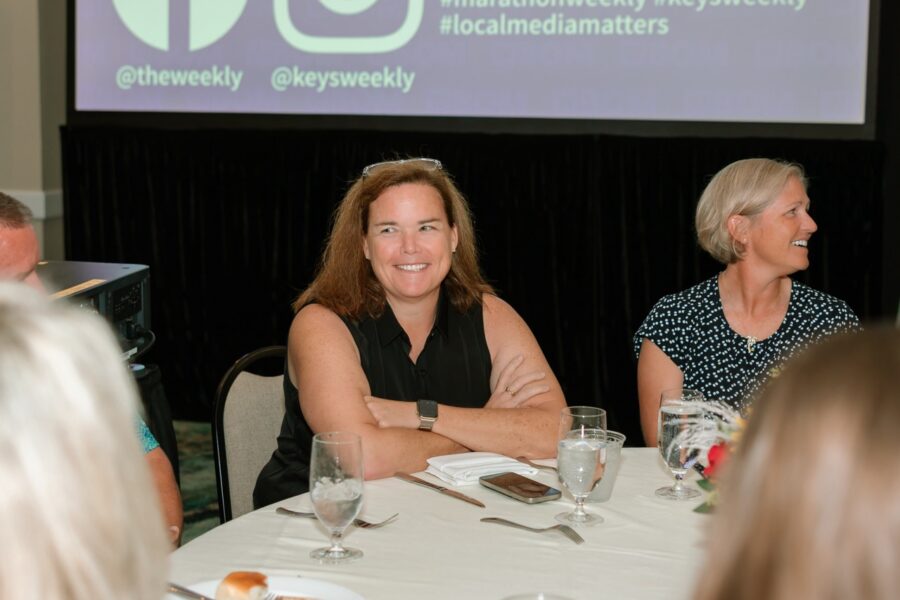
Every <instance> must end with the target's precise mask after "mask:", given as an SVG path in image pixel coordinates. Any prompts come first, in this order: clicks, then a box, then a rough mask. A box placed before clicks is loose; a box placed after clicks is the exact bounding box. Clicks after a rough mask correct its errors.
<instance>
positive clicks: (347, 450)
mask: <svg viewBox="0 0 900 600" xmlns="http://www.w3.org/2000/svg"><path fill="white" fill-rule="evenodd" d="M363 480H364V471H363V460H362V440H360V438H359V436H358V435H357V434H355V433H350V432H346V431H330V432H326V433H318V434H316V435H315V437H313V443H312V458H311V460H310V471H309V496H310V500H311V501H312V506H313V511H315V513H316V517H318V519H319V521H321V522H322V524H323V525H325V527H326V528H327V529H328V531H329V532H330V534H331V546H330V547H327V548H318V549H316V550H313V551H312V552H310V554H309V555H310V557H312V558H315V559H317V560H319V562H322V563H329V564H332V563H342V562H348V561H351V560H355V559H358V558H360V557H361V556H362V555H363V553H362V550H357V549H356V548H345V547H344V546H343V545H342V539H343V536H344V530H345V529H347V526H348V525H350V523H352V522H353V520H354V519H355V518H356V515H358V514H359V510H360V508H362V501H363Z"/></svg>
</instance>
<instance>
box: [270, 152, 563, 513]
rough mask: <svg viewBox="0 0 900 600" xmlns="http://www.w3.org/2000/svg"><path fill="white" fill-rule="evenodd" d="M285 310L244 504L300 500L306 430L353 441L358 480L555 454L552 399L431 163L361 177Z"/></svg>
mask: <svg viewBox="0 0 900 600" xmlns="http://www.w3.org/2000/svg"><path fill="white" fill-rule="evenodd" d="M294 308H295V310H297V315H296V317H295V318H294V322H293V324H292V325H291V330H290V333H289V336H288V360H287V368H286V373H285V396H286V410H287V414H286V416H285V419H284V424H283V426H282V431H281V435H280V436H279V438H278V450H276V452H275V453H274V454H273V456H272V459H271V460H270V461H269V463H268V464H267V465H266V466H265V468H264V469H263V471H262V473H261V474H260V477H259V479H258V481H257V485H256V489H255V490H254V503H255V504H256V505H257V506H262V505H265V504H269V503H271V502H274V501H277V500H280V499H282V498H286V497H289V496H293V495H296V494H300V493H303V492H305V491H306V490H307V487H308V481H307V480H308V476H309V452H310V443H311V439H312V436H313V434H314V433H315V432H319V431H331V430H342V431H352V432H355V433H357V434H359V435H360V437H361V438H362V441H363V455H364V460H365V469H366V477H367V478H368V479H376V478H380V477H387V476H390V475H392V474H393V473H395V472H396V471H418V470H422V469H423V468H425V466H426V463H425V460H426V459H427V458H429V457H432V456H438V455H443V454H452V453H458V452H467V451H470V450H480V451H491V452H498V453H502V454H506V455H510V456H528V457H532V458H536V457H548V456H553V455H555V451H556V427H557V419H558V416H559V411H560V410H561V409H562V408H563V407H564V406H565V399H564V398H563V394H562V390H561V389H560V386H559V383H558V382H557V381H556V378H555V377H554V375H553V372H552V371H551V369H550V367H549V365H548V364H547V361H546V359H545V358H544V355H543V353H542V352H541V349H540V347H539V346H538V343H537V341H536V340H535V338H534V336H533V334H532V333H531V331H530V330H529V328H528V326H527V325H526V324H525V322H524V321H523V320H522V319H521V317H519V315H518V314H517V313H516V312H515V311H514V310H513V309H512V308H511V307H510V306H509V305H508V304H506V303H505V302H503V301H502V300H500V299H499V298H498V297H497V296H495V295H494V294H493V291H492V288H491V287H490V286H489V285H488V284H487V283H486V282H485V281H484V279H483V277H482V275H481V272H480V269H479V267H478V257H477V251H476V247H475V236H474V229H473V226H472V221H471V217H470V214H469V209H468V206H467V204H466V202H465V200H464V199H463V197H462V194H460V192H459V191H458V190H457V189H456V186H455V185H454V184H453V182H452V180H451V179H450V177H449V175H448V174H447V173H446V172H445V171H444V169H443V167H442V165H441V163H440V162H439V161H437V160H434V159H427V158H417V159H408V160H398V161H389V162H384V163H378V164H375V165H370V166H368V167H366V168H365V169H364V170H363V172H362V174H361V176H360V177H359V178H358V179H357V180H356V182H355V183H354V184H353V186H352V187H351V188H350V190H349V191H348V192H347V194H346V196H345V197H344V199H343V201H342V202H341V204H340V206H339V207H338V209H337V212H336V214H335V220H334V227H333V229H332V232H331V235H330V237H329V239H328V243H327V246H326V248H325V252H324V255H323V258H322V265H321V267H320V270H319V272H318V274H317V276H316V278H315V280H314V281H313V282H312V284H310V286H309V287H308V288H307V289H306V290H305V291H304V292H303V293H302V294H301V295H300V297H299V298H298V299H297V301H296V303H295V304H294Z"/></svg>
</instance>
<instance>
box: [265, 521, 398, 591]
mask: <svg viewBox="0 0 900 600" xmlns="http://www.w3.org/2000/svg"><path fill="white" fill-rule="evenodd" d="M275 512H276V513H278V514H279V515H287V516H289V517H303V518H306V519H315V518H316V513H313V512H300V511H296V510H291V509H289V508H285V507H283V506H279V507H278V508H276V509H275ZM399 516H400V513H394V514H392V515H391V516H389V517H388V518H387V519H385V520H383V521H379V522H377V523H372V522H371V521H366V520H364V519H354V520H353V524H354V525H356V526H357V527H360V528H362V529H376V528H378V527H383V526H385V525H387V524H388V523H390V522H391V521H393V520H394V519H396V518H397V517H399ZM267 600H268V599H267Z"/></svg>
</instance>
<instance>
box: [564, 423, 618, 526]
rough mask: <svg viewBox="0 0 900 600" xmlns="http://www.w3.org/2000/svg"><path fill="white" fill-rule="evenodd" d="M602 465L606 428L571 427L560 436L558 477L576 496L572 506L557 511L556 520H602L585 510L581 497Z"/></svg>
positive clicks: (578, 523) (575, 522)
mask: <svg viewBox="0 0 900 600" xmlns="http://www.w3.org/2000/svg"><path fill="white" fill-rule="evenodd" d="M605 467H606V431H605V430H603V429H586V428H585V429H573V430H571V431H569V432H568V433H566V435H565V436H564V437H563V438H562V439H561V440H559V444H558V447H557V454H556V468H557V471H558V472H559V481H560V483H561V484H562V485H563V487H565V488H566V489H567V490H568V491H569V493H570V494H572V497H573V498H575V508H574V509H573V510H572V512H563V513H560V514H558V515H556V520H557V521H559V522H560V523H565V524H566V525H572V526H588V525H596V524H598V523H602V522H603V517H601V516H599V515H594V514H591V513H588V512H586V511H585V510H584V501H585V499H586V498H587V497H588V494H590V493H591V490H593V489H594V486H596V485H597V482H598V481H600V480H601V479H602V477H603V471H604V469H605Z"/></svg>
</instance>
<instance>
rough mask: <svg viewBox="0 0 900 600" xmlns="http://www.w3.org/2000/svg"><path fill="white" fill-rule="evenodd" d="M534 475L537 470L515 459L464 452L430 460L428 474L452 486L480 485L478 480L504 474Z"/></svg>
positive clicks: (492, 453) (489, 453) (483, 453)
mask: <svg viewBox="0 0 900 600" xmlns="http://www.w3.org/2000/svg"><path fill="white" fill-rule="evenodd" d="M507 471H509V472H512V473H519V474H521V475H534V474H536V473H537V469H535V468H533V467H529V466H528V465H526V464H525V463H520V462H519V461H517V460H515V459H514V458H510V457H508V456H503V455H502V454H495V453H494V452H464V453H462V454H447V455H446V456H433V457H431V458H429V459H428V468H427V469H425V472H426V473H431V474H432V475H434V476H435V477H437V478H438V479H442V480H443V481H446V482H447V483H449V484H452V485H470V484H473V483H478V478H479V477H483V476H484V475H493V474H495V473H504V472H507Z"/></svg>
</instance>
